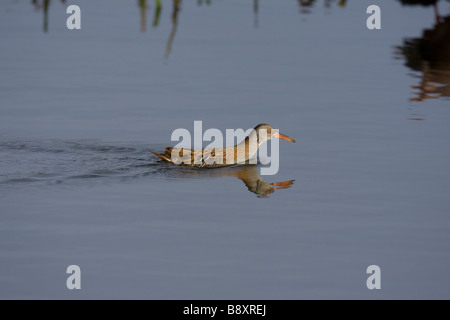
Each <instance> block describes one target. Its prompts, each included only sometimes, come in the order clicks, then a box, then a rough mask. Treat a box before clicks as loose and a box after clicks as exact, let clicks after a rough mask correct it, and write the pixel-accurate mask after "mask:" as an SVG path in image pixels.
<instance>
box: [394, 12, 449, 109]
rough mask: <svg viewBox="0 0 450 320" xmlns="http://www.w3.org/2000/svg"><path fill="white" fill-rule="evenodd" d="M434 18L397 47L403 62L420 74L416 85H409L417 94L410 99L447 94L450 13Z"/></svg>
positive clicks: (442, 96) (420, 99)
mask: <svg viewBox="0 0 450 320" xmlns="http://www.w3.org/2000/svg"><path fill="white" fill-rule="evenodd" d="M437 21H438V22H436V24H435V25H434V27H433V28H432V29H426V30H424V31H423V33H422V36H421V37H420V38H411V39H405V40H404V41H403V44H402V45H400V46H398V47H397V54H398V55H400V56H401V57H402V58H404V59H405V65H406V66H407V67H408V68H410V69H411V70H413V71H417V72H419V73H420V76H419V77H420V82H419V84H417V85H414V86H412V88H413V89H414V90H416V92H415V95H416V96H415V97H412V98H410V100H411V101H424V100H427V99H438V98H449V97H450V16H447V17H443V18H441V17H438V18H437Z"/></svg>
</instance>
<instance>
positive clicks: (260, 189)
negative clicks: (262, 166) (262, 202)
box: [236, 165, 294, 197]
mask: <svg viewBox="0 0 450 320" xmlns="http://www.w3.org/2000/svg"><path fill="white" fill-rule="evenodd" d="M236 177H238V178H239V179H241V180H242V181H243V182H244V183H245V185H246V186H247V188H248V190H249V191H251V192H253V193H255V194H257V195H258V196H260V197H266V196H267V195H268V194H270V193H273V192H275V190H277V189H287V188H290V187H291V185H292V184H293V183H294V180H288V181H284V182H272V183H270V182H266V181H264V180H263V179H262V178H261V177H260V176H259V174H258V170H257V169H256V166H255V165H252V166H243V167H242V169H241V170H239V171H237V172H236Z"/></svg>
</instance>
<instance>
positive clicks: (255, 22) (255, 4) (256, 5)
mask: <svg viewBox="0 0 450 320" xmlns="http://www.w3.org/2000/svg"><path fill="white" fill-rule="evenodd" d="M253 16H254V18H253V23H254V24H255V28H258V0H253Z"/></svg>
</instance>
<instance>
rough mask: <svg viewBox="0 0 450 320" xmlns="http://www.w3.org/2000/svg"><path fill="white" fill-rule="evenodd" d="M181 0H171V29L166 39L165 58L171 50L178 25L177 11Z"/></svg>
mask: <svg viewBox="0 0 450 320" xmlns="http://www.w3.org/2000/svg"><path fill="white" fill-rule="evenodd" d="M180 5H181V0H173V10H172V31H171V32H170V35H169V40H168V41H167V47H166V54H165V55H164V56H165V57H166V58H168V57H169V55H170V52H171V51H172V43H173V39H174V38H175V33H176V32H177V25H178V11H180Z"/></svg>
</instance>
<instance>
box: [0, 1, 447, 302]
mask: <svg viewBox="0 0 450 320" xmlns="http://www.w3.org/2000/svg"><path fill="white" fill-rule="evenodd" d="M37 3H38V6H39V5H40V4H42V1H38V2H37ZM254 3H255V2H253V1H238V0H227V1H211V2H210V4H209V5H208V4H207V3H206V2H202V1H199V2H195V1H183V2H182V3H181V4H180V7H179V8H178V11H176V10H175V11H174V8H173V4H172V2H171V1H164V2H163V3H162V9H161V11H160V13H159V16H158V19H157V22H154V21H155V18H154V17H155V12H156V11H155V3H154V2H153V1H147V8H146V10H144V11H143V16H142V12H141V9H142V8H140V7H139V2H138V1H118V0H116V1H108V4H106V3H104V1H86V0H85V1H81V0H80V1H67V3H66V4H62V3H61V2H59V1H56V0H54V1H51V2H50V6H49V7H48V10H47V18H44V17H45V15H44V12H45V10H44V8H43V7H40V8H38V7H36V6H35V5H33V4H32V3H31V1H12V0H11V1H10V0H8V1H2V2H1V4H0V38H1V42H2V45H1V50H0V70H1V73H0V298H2V299H30V298H33V299H48V298H57V299H79V298H84V299H117V298H126V299H129V298H137V299H308V298H314V299H348V298H353V299H355V298H356V299H424V298H425V299H448V298H450V276H449V273H448V270H449V266H450V245H449V244H450V197H449V191H450V170H449V169H450V167H449V164H450V148H449V139H450V103H449V101H450V99H449V97H450V92H449V88H450V71H449V70H450V61H449V58H448V57H450V53H449V54H447V53H448V52H449V47H448V43H449V42H448V41H446V40H447V39H448V38H447V35H449V34H450V33H449V30H450V27H449V23H448V19H447V20H444V18H445V17H448V15H449V14H450V3H449V2H448V1H440V2H439V4H438V14H439V16H440V18H441V22H440V23H438V22H437V21H436V18H435V12H434V9H433V7H431V6H429V7H421V6H402V5H401V3H400V2H399V1H378V2H377V3H378V4H379V6H380V7H381V11H382V13H381V18H382V20H381V26H382V29H381V30H373V31H371V30H368V29H367V28H366V19H367V17H368V16H369V15H368V14H366V8H367V7H368V6H369V5H370V4H372V3H371V2H370V1H347V2H346V3H345V6H339V5H338V4H339V1H328V2H327V1H316V2H315V3H314V4H313V6H311V7H300V6H299V2H297V1H283V2H278V1H277V2H273V1H257V2H256V3H257V4H258V6H257V10H256V11H255V8H254ZM327 3H328V6H327ZM70 4H77V5H79V6H80V7H81V11H82V23H81V24H82V29H81V30H79V31H69V30H68V29H67V28H66V19H67V17H68V14H66V13H65V9H66V7H67V6H68V5H70ZM174 12H175V14H174ZM175 16H176V17H175ZM143 17H145V19H144V20H143ZM44 21H47V22H46V24H47V26H46V27H45V23H44ZM153 24H157V25H156V26H154V25H153ZM425 30H428V31H426V32H425ZM433 30H434V31H433ZM424 32H425V33H424ZM424 39H425V40H424ZM430 48H431V49H430ZM194 120H202V121H203V126H204V129H207V128H218V129H220V130H225V129H227V128H244V129H248V128H252V127H254V126H255V125H257V124H258V123H262V122H264V123H269V124H271V125H272V126H274V127H275V128H279V129H280V131H281V132H283V133H285V134H287V135H289V136H290V137H292V138H294V139H296V140H297V143H296V144H292V143H290V142H287V141H284V140H282V141H280V154H281V155H280V170H279V172H278V174H276V175H274V176H259V175H258V168H255V167H248V168H242V167H237V168H225V169H217V170H213V169H210V170H198V169H187V168H178V167H174V166H170V165H167V164H164V163H161V162H159V161H157V159H156V158H155V157H154V156H153V155H152V154H151V153H150V152H149V151H150V150H152V151H158V152H160V151H163V150H164V148H165V147H166V146H169V145H173V144H174V142H172V141H170V135H171V133H172V131H173V130H174V129H176V128H186V129H189V130H193V121H194ZM291 180H295V181H293V182H292V181H291ZM289 181H291V182H289ZM272 182H289V183H288V185H290V188H283V189H276V190H274V189H273V185H272V186H271V185H270V183H272ZM72 264H76V265H79V266H80V268H81V272H82V277H81V287H82V289H81V290H72V291H71V290H68V289H67V288H66V279H67V277H68V274H66V268H67V266H69V265H72ZM373 264H375V265H379V266H380V268H381V290H368V289H367V287H366V279H367V277H368V276H369V275H367V274H366V268H367V267H368V266H369V265H373Z"/></svg>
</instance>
